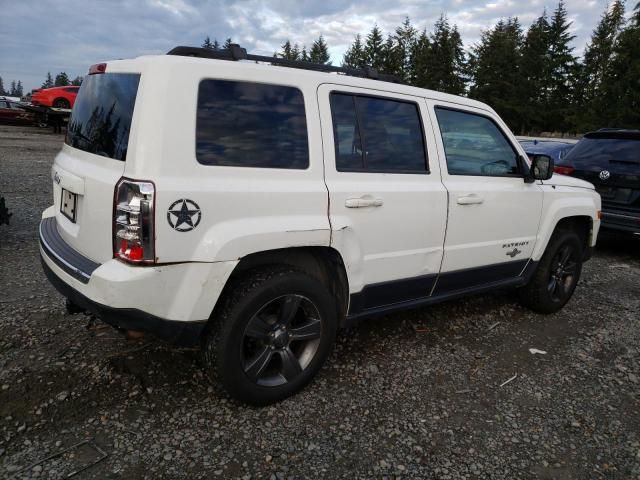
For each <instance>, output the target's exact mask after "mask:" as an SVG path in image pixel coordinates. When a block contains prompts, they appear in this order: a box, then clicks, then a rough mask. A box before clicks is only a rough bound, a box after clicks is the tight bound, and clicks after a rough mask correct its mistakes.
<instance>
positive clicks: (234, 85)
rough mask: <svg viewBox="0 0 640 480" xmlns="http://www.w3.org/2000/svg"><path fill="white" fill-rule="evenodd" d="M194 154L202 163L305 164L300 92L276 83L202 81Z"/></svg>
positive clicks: (297, 166) (290, 166) (304, 123)
mask: <svg viewBox="0 0 640 480" xmlns="http://www.w3.org/2000/svg"><path fill="white" fill-rule="evenodd" d="M196 158H197V160H198V162H200V163H202V164H204V165H220V166H229V167H258V168H288V169H305V168H307V167H308V166H309V145H308V140H307V120H306V116H305V108H304V97H303V95H302V92H301V91H300V90H299V89H297V88H294V87H287V86H282V85H269V84H263V83H253V82H237V81H229V80H202V81H201V82H200V87H199V90H198V113H197V125H196Z"/></svg>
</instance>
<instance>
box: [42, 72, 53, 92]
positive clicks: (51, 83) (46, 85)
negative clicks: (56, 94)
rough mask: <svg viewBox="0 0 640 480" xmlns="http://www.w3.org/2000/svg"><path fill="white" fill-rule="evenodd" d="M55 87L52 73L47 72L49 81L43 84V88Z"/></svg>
mask: <svg viewBox="0 0 640 480" xmlns="http://www.w3.org/2000/svg"><path fill="white" fill-rule="evenodd" d="M51 87H53V78H52V77H51V72H47V79H46V80H45V81H44V83H43V84H42V88H51Z"/></svg>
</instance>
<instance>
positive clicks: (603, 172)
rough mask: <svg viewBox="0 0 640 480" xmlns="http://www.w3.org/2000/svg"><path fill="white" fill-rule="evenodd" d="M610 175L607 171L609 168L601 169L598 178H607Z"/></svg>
mask: <svg viewBox="0 0 640 480" xmlns="http://www.w3.org/2000/svg"><path fill="white" fill-rule="evenodd" d="M610 176H611V173H610V172H609V170H602V171H601V172H600V180H609V177H610Z"/></svg>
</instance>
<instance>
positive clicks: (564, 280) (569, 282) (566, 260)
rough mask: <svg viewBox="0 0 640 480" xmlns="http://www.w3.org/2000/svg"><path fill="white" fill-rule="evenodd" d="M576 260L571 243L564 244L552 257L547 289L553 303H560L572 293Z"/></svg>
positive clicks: (576, 266) (576, 255) (575, 253)
mask: <svg viewBox="0 0 640 480" xmlns="http://www.w3.org/2000/svg"><path fill="white" fill-rule="evenodd" d="M578 259H579V257H578V252H577V251H576V249H575V248H574V246H573V245H572V244H571V243H565V244H564V245H563V246H562V247H561V248H560V249H559V250H558V253H556V255H555V256H554V257H553V260H552V261H551V269H550V272H549V273H550V275H549V283H548V285H547V289H548V290H549V294H550V295H551V299H552V300H553V301H554V302H562V301H563V300H565V299H566V298H567V297H568V296H569V295H570V293H571V292H572V291H573V287H574V286H575V285H574V284H575V283H576V280H577V279H576V273H577V272H578Z"/></svg>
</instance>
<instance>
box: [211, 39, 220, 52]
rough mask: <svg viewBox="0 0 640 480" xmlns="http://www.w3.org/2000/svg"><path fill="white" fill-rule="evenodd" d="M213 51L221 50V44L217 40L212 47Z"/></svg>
mask: <svg viewBox="0 0 640 480" xmlns="http://www.w3.org/2000/svg"><path fill="white" fill-rule="evenodd" d="M212 48H213V50H220V42H218V39H217V38H214V39H213V45H212Z"/></svg>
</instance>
